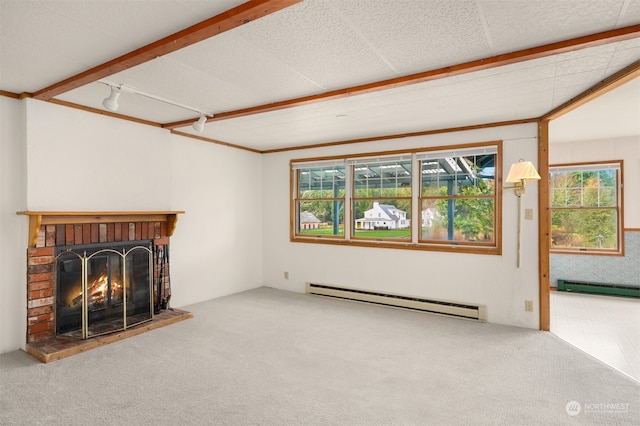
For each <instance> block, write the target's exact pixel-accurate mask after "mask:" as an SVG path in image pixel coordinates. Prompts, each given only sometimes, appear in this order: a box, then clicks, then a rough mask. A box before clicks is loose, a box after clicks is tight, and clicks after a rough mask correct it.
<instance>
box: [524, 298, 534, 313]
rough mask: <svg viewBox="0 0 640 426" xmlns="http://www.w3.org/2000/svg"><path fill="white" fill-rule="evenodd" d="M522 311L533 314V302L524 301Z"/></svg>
mask: <svg viewBox="0 0 640 426" xmlns="http://www.w3.org/2000/svg"><path fill="white" fill-rule="evenodd" d="M524 310H525V311H527V312H533V300H525V301H524Z"/></svg>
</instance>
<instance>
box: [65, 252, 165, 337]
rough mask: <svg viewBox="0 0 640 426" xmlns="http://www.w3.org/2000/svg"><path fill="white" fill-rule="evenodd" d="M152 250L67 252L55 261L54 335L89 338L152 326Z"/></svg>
mask: <svg viewBox="0 0 640 426" xmlns="http://www.w3.org/2000/svg"><path fill="white" fill-rule="evenodd" d="M151 254H152V251H151V248H150V245H148V246H144V245H138V244H127V245H123V246H110V247H108V248H105V247H104V246H102V247H95V246H85V247H82V248H78V247H74V248H72V249H69V248H66V249H64V248H63V249H62V250H60V251H59V254H58V256H57V293H56V294H57V296H56V298H57V300H56V332H57V334H59V335H60V334H64V335H69V336H73V337H81V338H84V339H86V338H89V337H94V336H98V335H101V334H107V333H111V332H114V331H120V330H124V329H126V328H127V327H131V326H133V325H136V324H139V323H141V322H144V321H147V320H150V319H151V318H152V316H153V298H152V297H153V295H152V288H153V282H152V277H153V272H152V270H151V268H152V256H151Z"/></svg>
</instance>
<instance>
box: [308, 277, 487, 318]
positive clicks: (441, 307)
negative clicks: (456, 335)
mask: <svg viewBox="0 0 640 426" xmlns="http://www.w3.org/2000/svg"><path fill="white" fill-rule="evenodd" d="M306 292H307V293H308V294H313V295H317V296H327V297H335V298H338V299H345V300H351V301H355V302H364V303H373V304H376V305H384V306H390V307H394V308H402V309H411V310H415V311H422V312H428V313H432V314H439V315H447V316H451V317H456V318H465V319H471V320H476V321H480V322H485V321H486V320H487V307H486V306H484V305H470V304H468V303H459V302H449V301H444V300H433V299H423V298H419V297H411V296H401V295H398V294H389V293H378V292H374V291H368V290H357V289H353V288H345V287H336V286H331V285H326V284H314V283H307V286H306Z"/></svg>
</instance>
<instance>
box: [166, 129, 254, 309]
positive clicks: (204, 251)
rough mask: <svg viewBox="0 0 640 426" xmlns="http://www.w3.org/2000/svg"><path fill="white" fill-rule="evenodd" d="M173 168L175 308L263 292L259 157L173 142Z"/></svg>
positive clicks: (192, 141)
mask: <svg viewBox="0 0 640 426" xmlns="http://www.w3.org/2000/svg"><path fill="white" fill-rule="evenodd" d="M171 163H172V178H171V188H172V190H171V192H172V200H171V207H172V209H173V210H185V211H186V214H184V215H180V217H179V218H178V226H177V227H176V231H175V233H174V234H173V237H172V238H171V253H170V255H171V281H172V286H173V288H174V291H173V295H172V299H171V304H172V305H173V306H183V305H186V304H191V303H195V302H200V301H203V300H208V299H212V298H216V297H220V296H224V295H228V294H232V293H236V292H239V291H243V290H248V289H251V288H255V287H260V286H262V222H261V220H260V217H261V216H262V193H261V191H260V179H261V177H262V173H261V170H262V166H261V156H260V155H259V154H255V153H252V152H249V151H243V150H239V149H234V148H228V147H225V146H221V145H216V144H210V143H206V142H202V141H200V140H195V139H189V138H184V137H180V136H174V138H173V140H172V144H171ZM178 289H181V290H180V291H178Z"/></svg>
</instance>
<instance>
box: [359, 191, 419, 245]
mask: <svg viewBox="0 0 640 426" xmlns="http://www.w3.org/2000/svg"><path fill="white" fill-rule="evenodd" d="M353 218H354V224H353V236H354V237H360V238H376V239H379V238H392V239H403V240H411V199H410V198H396V199H382V200H379V201H378V200H358V201H354V202H353Z"/></svg>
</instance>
